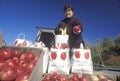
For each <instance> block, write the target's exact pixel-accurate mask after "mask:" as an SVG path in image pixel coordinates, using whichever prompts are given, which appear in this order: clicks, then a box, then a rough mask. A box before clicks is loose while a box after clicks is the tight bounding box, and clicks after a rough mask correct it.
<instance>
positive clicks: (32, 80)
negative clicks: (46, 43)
mask: <svg viewBox="0 0 120 81" xmlns="http://www.w3.org/2000/svg"><path fill="white" fill-rule="evenodd" d="M6 47H7V48H11V49H12V50H20V51H21V52H28V51H31V52H33V53H34V54H35V55H36V56H38V57H39V60H38V62H37V63H36V65H35V67H34V69H33V71H32V73H31V75H30V77H29V81H38V80H39V77H41V73H42V72H41V71H42V68H40V66H42V59H43V58H42V56H43V53H44V51H43V49H40V48H32V47H16V46H2V47H0V49H3V48H6Z"/></svg>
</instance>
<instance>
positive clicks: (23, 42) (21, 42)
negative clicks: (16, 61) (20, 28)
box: [14, 33, 32, 47]
mask: <svg viewBox="0 0 120 81" xmlns="http://www.w3.org/2000/svg"><path fill="white" fill-rule="evenodd" d="M31 45H32V41H30V40H29V41H28V40H26V39H25V34H24V33H19V34H18V37H17V39H15V41H14V46H25V47H30V46H31Z"/></svg>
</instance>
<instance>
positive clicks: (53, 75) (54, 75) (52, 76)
mask: <svg viewBox="0 0 120 81" xmlns="http://www.w3.org/2000/svg"><path fill="white" fill-rule="evenodd" d="M58 76H59V75H58V73H53V74H52V75H51V78H50V81H57V77H58ZM58 81H59V80H58Z"/></svg>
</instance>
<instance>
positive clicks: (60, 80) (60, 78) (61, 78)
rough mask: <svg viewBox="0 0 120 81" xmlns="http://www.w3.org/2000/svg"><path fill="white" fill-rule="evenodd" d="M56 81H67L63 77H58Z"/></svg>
mask: <svg viewBox="0 0 120 81" xmlns="http://www.w3.org/2000/svg"><path fill="white" fill-rule="evenodd" d="M57 80H58V81H67V79H66V78H65V76H63V75H58V77H57Z"/></svg>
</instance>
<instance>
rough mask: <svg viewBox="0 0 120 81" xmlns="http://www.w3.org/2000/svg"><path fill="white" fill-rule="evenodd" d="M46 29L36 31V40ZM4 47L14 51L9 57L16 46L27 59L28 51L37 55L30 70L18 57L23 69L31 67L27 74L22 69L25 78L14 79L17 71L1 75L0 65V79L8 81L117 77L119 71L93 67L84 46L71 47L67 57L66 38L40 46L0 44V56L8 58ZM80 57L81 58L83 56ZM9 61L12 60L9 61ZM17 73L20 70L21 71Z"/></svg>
mask: <svg viewBox="0 0 120 81" xmlns="http://www.w3.org/2000/svg"><path fill="white" fill-rule="evenodd" d="M44 31H45V32H47V34H49V29H48V30H47V31H46V30H45V29H44ZM44 31H42V32H44ZM52 31H53V30H51V29H50V33H51V35H52V39H53V38H54V37H53V34H52ZM45 32H44V34H41V33H40V31H39V32H38V35H37V38H36V42H40V41H42V40H40V37H43V36H41V35H45ZM39 34H40V35H39ZM52 39H51V40H50V41H49V43H51V42H53V40H52ZM47 41H48V40H47ZM43 42H45V39H44V40H43ZM58 43H59V44H58ZM47 44H48V43H47ZM6 48H7V49H6ZM6 50H12V54H14V56H12V57H11V56H10V57H11V58H14V59H16V57H15V56H18V50H19V51H20V52H19V54H21V55H20V56H19V59H20V60H23V59H24V60H27V62H28V61H29V63H30V62H31V60H30V59H32V57H33V56H32V57H31V56H29V55H31V53H32V54H34V55H35V56H34V57H36V58H34V59H35V61H34V63H35V64H34V68H32V70H30V69H29V68H28V67H29V65H28V63H26V62H22V63H20V62H19V61H18V64H19V65H21V66H22V67H25V68H27V69H26V70H25V72H26V71H28V72H30V71H31V72H30V74H29V76H28V75H25V74H26V73H23V75H24V79H23V78H22V79H21V78H19V79H16V78H17V76H18V75H16V76H15V78H14V79H13V78H12V79H11V78H9V77H7V78H5V77H4V76H5V75H4V76H2V75H3V74H4V71H2V69H3V68H2V67H0V71H1V72H0V81H2V80H3V81H8V79H9V80H10V81H120V71H118V72H117V73H113V71H108V69H105V68H103V67H102V69H101V68H97V69H96V68H94V66H93V65H92V60H91V51H90V49H83V48H82V49H73V51H72V53H73V56H72V58H69V47H68V45H67V42H66V40H65V41H63V42H61V41H57V43H55V45H53V46H51V45H50V44H48V46H43V47H25V46H1V47H0V56H2V57H5V58H7V59H8V58H9V59H11V58H10V57H8V56H6V55H4V54H6ZM7 52H10V53H11V51H7ZM13 52H15V53H13ZM28 53H29V54H28ZM80 57H81V58H82V60H81V58H80ZM4 60H6V59H4ZM6 62H7V61H6ZM32 63H33V59H32ZM1 64H2V61H0V66H1ZM9 65H12V64H11V63H9ZM13 66H14V65H13ZM79 66H82V67H79ZM15 67H16V66H15ZM19 67H20V66H19ZM31 67H33V66H30V68H31ZM1 68H2V69H1ZM17 68H18V66H17ZM71 68H72V69H71ZM22 70H23V69H22ZM18 72H19V71H18ZM110 72H111V73H110ZM11 73H12V72H11ZM20 74H22V72H21V73H20ZM23 75H22V76H23ZM1 76H2V77H1Z"/></svg>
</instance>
